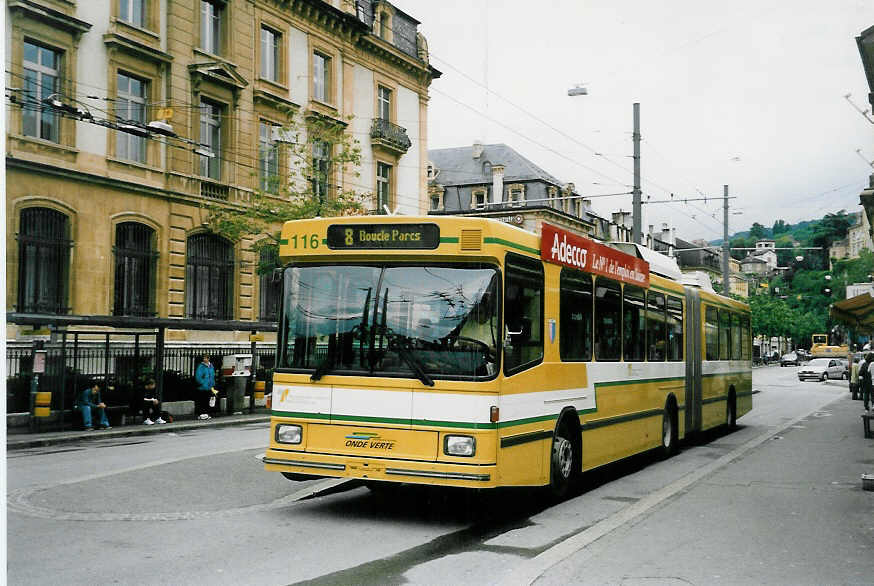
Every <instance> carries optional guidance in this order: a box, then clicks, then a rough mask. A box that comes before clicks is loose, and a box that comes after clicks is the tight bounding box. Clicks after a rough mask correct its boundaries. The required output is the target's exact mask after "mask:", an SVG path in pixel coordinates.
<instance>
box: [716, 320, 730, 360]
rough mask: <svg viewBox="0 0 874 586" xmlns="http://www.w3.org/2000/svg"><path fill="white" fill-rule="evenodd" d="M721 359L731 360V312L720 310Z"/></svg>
mask: <svg viewBox="0 0 874 586" xmlns="http://www.w3.org/2000/svg"><path fill="white" fill-rule="evenodd" d="M719 359H720V360H730V359H731V312H729V311H726V310H724V309H720V310H719Z"/></svg>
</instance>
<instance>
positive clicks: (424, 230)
mask: <svg viewBox="0 0 874 586" xmlns="http://www.w3.org/2000/svg"><path fill="white" fill-rule="evenodd" d="M327 241H328V248H331V249H333V250H344V249H346V250H348V249H368V248H376V249H392V248H394V249H405V250H414V249H425V250H433V249H435V248H437V247H438V246H439V245H440V228H439V227H438V226H437V224H332V225H330V226H328V238H327Z"/></svg>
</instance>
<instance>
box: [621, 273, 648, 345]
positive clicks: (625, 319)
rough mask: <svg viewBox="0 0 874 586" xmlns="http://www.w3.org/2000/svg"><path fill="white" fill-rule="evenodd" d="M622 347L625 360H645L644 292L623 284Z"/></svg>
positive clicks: (638, 288)
mask: <svg viewBox="0 0 874 586" xmlns="http://www.w3.org/2000/svg"><path fill="white" fill-rule="evenodd" d="M622 347H623V348H624V350H625V352H624V354H625V360H626V361H632V360H634V361H640V362H642V361H643V360H645V358H646V357H645V354H644V348H645V347H646V293H645V292H644V290H643V289H641V288H640V287H635V286H634V285H625V288H624V290H623V292H622Z"/></svg>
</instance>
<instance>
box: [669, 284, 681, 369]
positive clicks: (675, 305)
mask: <svg viewBox="0 0 874 586" xmlns="http://www.w3.org/2000/svg"><path fill="white" fill-rule="evenodd" d="M668 360H669V361H671V362H681V361H682V360H683V302H682V301H681V300H680V299H679V298H677V297H671V296H670V295H668Z"/></svg>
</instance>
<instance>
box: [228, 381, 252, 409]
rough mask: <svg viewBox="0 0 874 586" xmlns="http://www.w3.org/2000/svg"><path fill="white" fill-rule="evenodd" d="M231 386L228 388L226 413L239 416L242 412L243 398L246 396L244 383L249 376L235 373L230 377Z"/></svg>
mask: <svg viewBox="0 0 874 586" xmlns="http://www.w3.org/2000/svg"><path fill="white" fill-rule="evenodd" d="M230 379H231V384H230V385H229V388H228V413H229V414H233V415H239V414H241V413H242V412H243V396H244V395H245V394H246V383H247V382H248V381H249V375H248V374H247V373H246V372H245V371H243V372H235V373H234V374H232V375H231V376H230Z"/></svg>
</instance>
